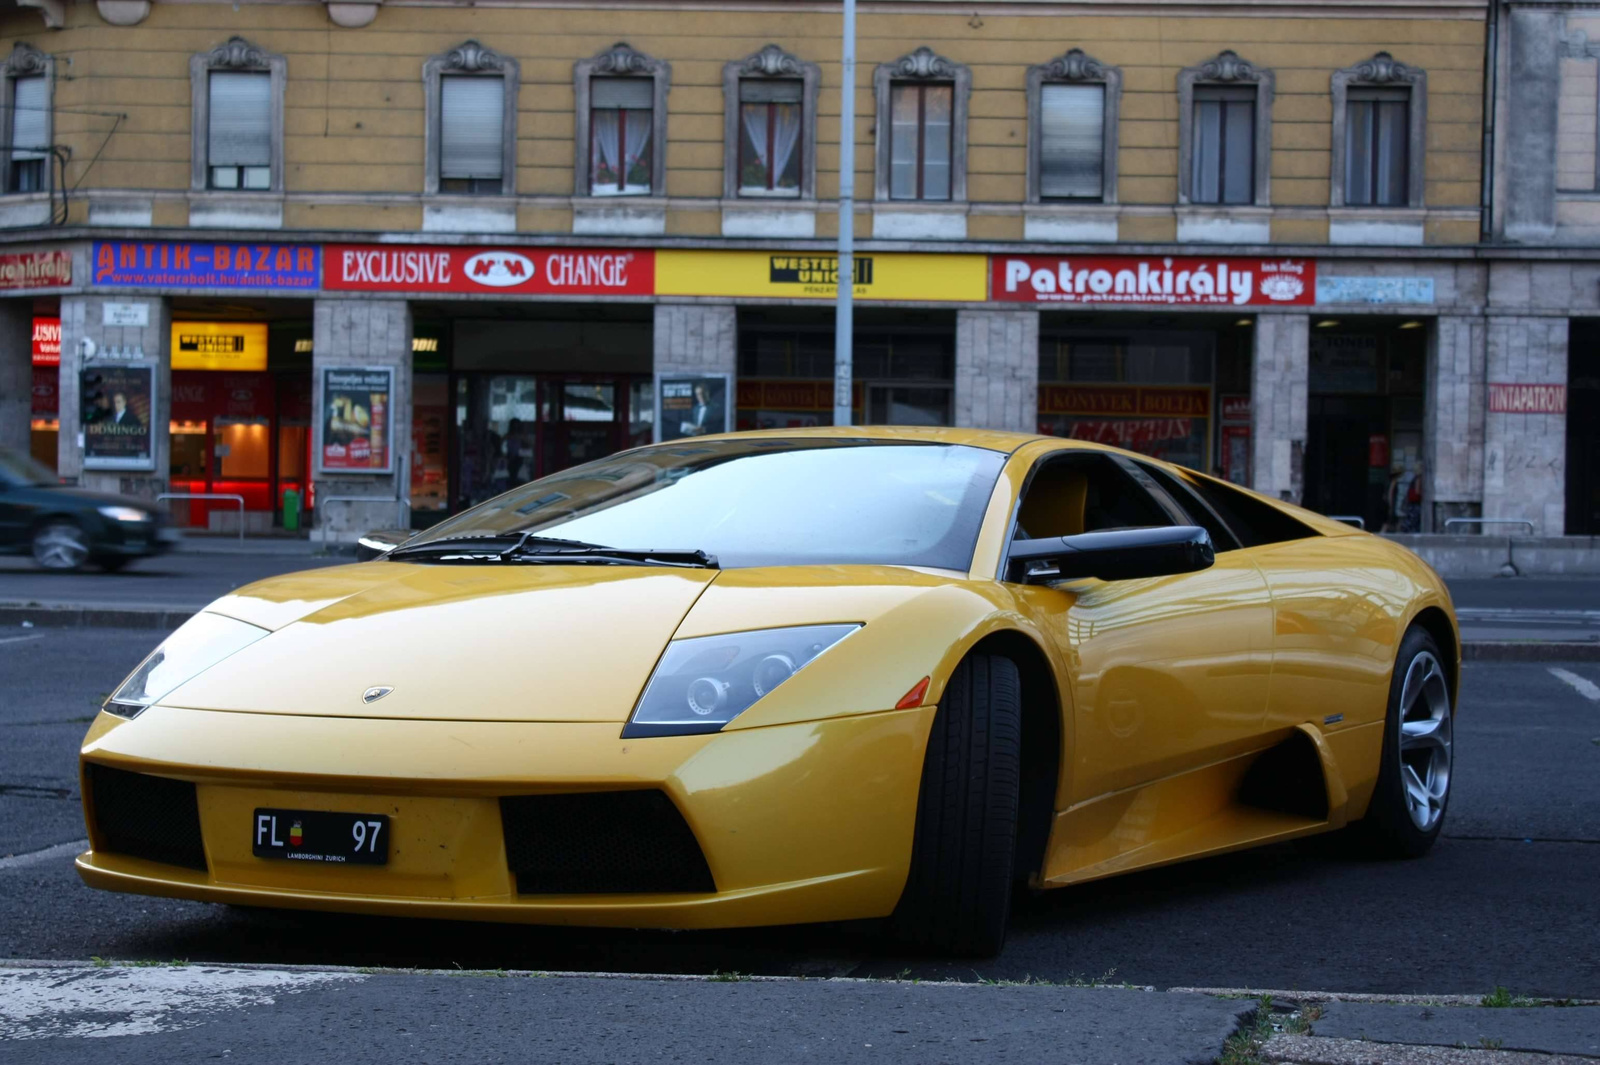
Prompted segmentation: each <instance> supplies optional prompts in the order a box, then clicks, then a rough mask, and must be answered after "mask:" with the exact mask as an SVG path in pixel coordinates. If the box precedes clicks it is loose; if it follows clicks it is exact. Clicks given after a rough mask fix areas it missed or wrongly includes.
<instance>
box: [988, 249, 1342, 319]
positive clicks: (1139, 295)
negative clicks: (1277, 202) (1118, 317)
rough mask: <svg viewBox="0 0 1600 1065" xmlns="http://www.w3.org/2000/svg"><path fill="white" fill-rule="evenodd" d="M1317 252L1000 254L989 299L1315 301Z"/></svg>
mask: <svg viewBox="0 0 1600 1065" xmlns="http://www.w3.org/2000/svg"><path fill="white" fill-rule="evenodd" d="M1316 277H1317V264H1316V262H1315V261H1314V260H1311V259H1227V258H1211V257H1205V258H1197V257H1177V256H1170V255H1165V256H1138V255H1070V256H1043V255H996V256H993V257H992V258H991V260H990V279H989V286H990V292H989V298H990V299H994V300H1001V301H1004V302H1012V303H1069V304H1073V303H1075V304H1083V303H1157V304H1173V305H1196V304H1198V305H1223V306H1234V307H1242V306H1249V305H1257V306H1274V305H1277V306H1292V305H1296V304H1301V305H1309V304H1311V303H1313V302H1314V301H1315V297H1316Z"/></svg>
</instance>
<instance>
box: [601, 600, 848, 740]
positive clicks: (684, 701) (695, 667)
mask: <svg viewBox="0 0 1600 1065" xmlns="http://www.w3.org/2000/svg"><path fill="white" fill-rule="evenodd" d="M860 627H861V626H860V625H859V624H854V623H852V624H848V625H801V626H797V627H795V628H789V629H760V630H758V631H755V632H732V633H728V634H726V635H723V636H695V637H691V638H689V639H686V640H673V641H672V642H671V643H669V644H667V651H666V653H665V654H664V655H662V656H661V661H660V662H658V663H657V664H656V670H655V672H654V673H652V674H651V675H650V682H649V683H648V684H646V685H645V687H644V694H643V695H642V696H640V697H639V705H638V706H636V707H634V708H633V716H632V717H631V718H629V719H628V723H627V724H626V725H624V726H623V728H622V736H623V738H624V739H629V738H632V737H636V736H687V735H692V734H695V733H702V732H716V731H718V730H719V729H721V728H722V726H724V725H726V724H727V723H728V722H730V721H732V720H733V719H734V718H736V717H738V716H739V715H740V714H742V713H743V712H744V711H746V710H748V709H749V708H750V707H751V706H753V705H755V703H756V701H757V700H758V699H760V698H762V697H763V696H765V695H767V694H768V693H769V692H771V691H772V690H773V689H774V688H776V687H777V686H778V685H780V684H782V683H783V682H784V681H786V680H788V679H789V678H790V677H792V676H794V675H795V674H796V673H798V672H800V670H802V669H804V668H805V667H806V666H807V665H808V664H809V663H811V662H812V661H814V660H815V659H816V658H817V656H818V655H820V654H822V653H823V652H824V651H826V650H827V649H828V648H830V647H832V646H833V645H834V644H836V643H838V642H839V641H840V640H842V639H844V638H845V637H846V636H848V635H850V634H851V633H852V632H854V631H856V630H857V629H859V628H860Z"/></svg>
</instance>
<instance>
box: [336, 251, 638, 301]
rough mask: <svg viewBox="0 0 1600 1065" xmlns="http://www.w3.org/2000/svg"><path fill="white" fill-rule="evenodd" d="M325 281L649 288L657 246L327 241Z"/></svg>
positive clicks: (531, 292) (451, 288)
mask: <svg viewBox="0 0 1600 1065" xmlns="http://www.w3.org/2000/svg"><path fill="white" fill-rule="evenodd" d="M325 250H326V255H327V260H326V262H327V276H326V277H325V278H324V281H323V287H324V288H326V289H328V290H330V291H336V292H456V293H480V294H487V295H505V296H563V295H568V296H648V295H650V294H652V293H653V292H654V291H655V281H656V274H655V252H654V251H652V250H649V249H643V250H638V249H631V248H629V249H622V248H615V249H613V248H450V247H415V248H405V247H395V246H394V245H392V244H387V245H385V244H330V245H328V246H327V248H326V249H325Z"/></svg>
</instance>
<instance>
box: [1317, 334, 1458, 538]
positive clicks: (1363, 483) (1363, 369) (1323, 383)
mask: <svg viewBox="0 0 1600 1065" xmlns="http://www.w3.org/2000/svg"><path fill="white" fill-rule="evenodd" d="M1426 325H1427V322H1426V321H1424V320H1422V319H1396V318H1363V317H1350V318H1318V319H1315V320H1314V321H1313V322H1312V323H1311V337H1310V354H1309V360H1310V380H1309V388H1310V400H1309V407H1308V410H1307V412H1306V428H1307V435H1306V452H1305V496H1304V503H1305V505H1306V506H1307V507H1310V508H1311V509H1312V510H1315V511H1318V512H1320V513H1323V514H1332V515H1339V516H1341V517H1359V518H1361V519H1362V521H1363V523H1364V524H1365V525H1366V527H1367V528H1369V529H1373V530H1378V529H1388V530H1389V531H1393V532H1420V531H1422V512H1423V498H1424V496H1423V493H1424V489H1425V482H1422V481H1419V480H1418V477H1419V476H1424V477H1425V476H1426V471H1425V470H1424V468H1423V458H1422V454H1423V452H1422V448H1423V392H1424V385H1425V373H1424V370H1425V364H1426V359H1427V329H1426V328H1425V327H1426Z"/></svg>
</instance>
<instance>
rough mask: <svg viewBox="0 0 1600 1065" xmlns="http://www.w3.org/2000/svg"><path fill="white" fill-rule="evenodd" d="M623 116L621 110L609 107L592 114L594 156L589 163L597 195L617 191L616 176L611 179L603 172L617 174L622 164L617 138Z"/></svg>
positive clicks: (591, 182)
mask: <svg viewBox="0 0 1600 1065" xmlns="http://www.w3.org/2000/svg"><path fill="white" fill-rule="evenodd" d="M621 118H622V112H621V111H613V110H611V109H609V108H607V109H604V110H601V109H596V110H595V111H594V112H592V114H591V119H590V120H591V121H592V122H593V123H594V130H593V133H592V140H593V141H594V158H593V159H592V160H591V161H590V164H589V165H590V168H591V171H592V172H591V174H590V175H589V184H590V186H591V188H592V190H593V191H594V193H595V194H596V195H600V196H603V195H607V194H615V193H616V192H617V180H616V178H615V177H614V176H613V177H611V178H609V179H608V178H603V177H602V176H601V172H602V170H605V171H607V172H609V173H611V174H612V175H615V174H616V172H617V169H618V168H619V167H620V166H621V165H622V160H621V159H620V158H619V157H618V149H619V148H620V145H619V143H618V138H617V129H618V124H619V123H620V121H621Z"/></svg>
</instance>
